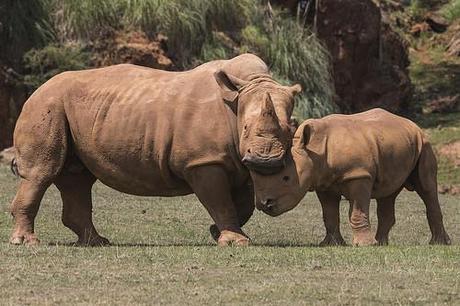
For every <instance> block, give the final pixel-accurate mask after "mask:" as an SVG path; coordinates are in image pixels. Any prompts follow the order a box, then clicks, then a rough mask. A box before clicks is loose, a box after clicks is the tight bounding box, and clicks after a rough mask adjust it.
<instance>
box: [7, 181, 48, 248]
mask: <svg viewBox="0 0 460 306" xmlns="http://www.w3.org/2000/svg"><path fill="white" fill-rule="evenodd" d="M48 187H49V184H48V183H44V182H37V181H35V180H25V179H23V178H22V179H21V181H20V182H19V187H18V191H17V193H16V196H15V198H14V200H13V203H12V204H11V214H12V215H13V217H14V223H15V224H14V229H13V233H12V234H11V238H10V243H11V244H16V245H19V244H26V245H36V244H38V243H39V242H40V241H39V240H38V238H37V236H36V234H35V232H34V222H35V217H36V216H37V212H38V209H39V207H40V202H41V200H42V198H43V195H44V194H45V191H46V189H47V188H48Z"/></svg>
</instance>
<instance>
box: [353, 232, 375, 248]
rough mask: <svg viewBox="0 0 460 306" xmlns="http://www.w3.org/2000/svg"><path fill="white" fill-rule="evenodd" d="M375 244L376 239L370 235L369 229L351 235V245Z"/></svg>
mask: <svg viewBox="0 0 460 306" xmlns="http://www.w3.org/2000/svg"><path fill="white" fill-rule="evenodd" d="M371 245H377V240H375V238H374V237H373V236H372V235H371V233H370V231H363V232H361V233H360V232H357V233H354V235H353V246H371Z"/></svg>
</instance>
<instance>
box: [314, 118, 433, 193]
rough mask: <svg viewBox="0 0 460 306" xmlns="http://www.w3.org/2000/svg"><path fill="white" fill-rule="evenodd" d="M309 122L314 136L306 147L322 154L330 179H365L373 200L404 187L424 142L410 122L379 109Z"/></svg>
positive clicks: (418, 130)
mask: <svg viewBox="0 0 460 306" xmlns="http://www.w3.org/2000/svg"><path fill="white" fill-rule="evenodd" d="M312 122H313V125H314V127H315V133H314V136H312V137H313V138H314V139H312V141H311V144H309V145H308V148H310V149H311V150H314V151H315V152H319V154H323V156H324V157H325V159H326V163H327V167H328V168H329V169H331V171H333V172H334V175H333V176H332V175H331V176H330V177H331V178H334V179H337V178H339V179H340V180H349V179H357V178H366V177H368V178H369V179H371V180H372V181H373V182H374V190H373V192H374V194H373V196H374V197H375V196H382V195H386V193H388V192H389V191H391V190H395V189H396V188H397V187H399V186H402V185H403V184H404V182H405V181H406V179H407V178H408V176H409V174H410V173H411V172H412V170H413V169H414V168H415V167H416V165H417V162H418V159H419V157H420V153H421V150H422V146H423V143H424V141H425V140H424V136H423V132H422V131H421V129H420V128H419V127H417V126H416V125H415V124H414V123H413V122H411V121H410V120H407V119H405V118H402V117H399V116H396V115H393V114H391V113H389V112H387V111H385V110H382V109H373V110H370V111H367V112H363V113H359V114H354V115H331V116H327V117H325V118H323V119H319V120H313V121H312ZM329 183H332V182H329ZM395 186H396V187H395Z"/></svg>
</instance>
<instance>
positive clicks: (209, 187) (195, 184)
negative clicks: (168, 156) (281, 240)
mask: <svg viewBox="0 0 460 306" xmlns="http://www.w3.org/2000/svg"><path fill="white" fill-rule="evenodd" d="M185 177H186V180H187V182H188V183H189V185H190V186H191V188H192V189H193V191H194V192H195V194H196V196H197V197H198V199H199V200H200V202H201V203H202V204H203V205H204V207H205V208H206V210H207V211H208V213H209V214H210V215H211V218H212V219H213V220H214V222H215V223H216V227H217V230H218V232H219V233H220V234H219V238H218V239H217V244H218V245H220V246H224V245H248V244H249V238H248V237H247V236H246V235H245V234H244V233H243V231H242V230H241V227H240V220H239V218H238V214H237V211H236V208H235V204H234V202H233V200H232V196H231V187H230V183H229V181H228V175H227V173H226V172H225V170H224V169H223V168H222V167H220V166H218V165H206V166H200V167H194V168H192V169H190V170H188V171H187V172H186V175H185ZM211 230H213V231H214V232H215V233H217V231H215V227H213V226H211Z"/></svg>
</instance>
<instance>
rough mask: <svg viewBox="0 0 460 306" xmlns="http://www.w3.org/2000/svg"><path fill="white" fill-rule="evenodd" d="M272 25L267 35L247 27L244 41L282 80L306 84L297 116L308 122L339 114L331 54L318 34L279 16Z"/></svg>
mask: <svg viewBox="0 0 460 306" xmlns="http://www.w3.org/2000/svg"><path fill="white" fill-rule="evenodd" d="M272 24H273V28H272V29H271V30H268V31H265V32H264V31H263V30H261V28H260V27H254V26H249V27H247V28H245V29H244V30H243V32H242V36H243V42H244V43H245V44H247V45H248V46H249V47H248V49H249V50H251V49H256V50H257V51H258V53H259V55H260V56H261V57H262V58H263V59H264V60H265V61H266V62H267V63H268V64H269V65H270V67H271V70H272V71H273V73H274V75H275V76H276V77H277V78H278V79H279V80H281V81H282V82H283V81H284V82H286V83H293V82H299V83H301V84H302V88H303V92H302V94H301V95H300V97H299V98H298V101H297V104H296V105H297V107H296V110H295V113H296V116H297V117H299V118H301V119H304V118H307V117H320V116H324V115H326V114H328V113H331V112H334V111H337V107H336V106H335V104H334V103H333V97H334V87H333V85H332V77H331V64H330V57H329V53H328V51H327V50H326V49H325V47H324V46H323V45H322V43H321V42H320V41H319V40H318V38H317V37H316V36H315V35H314V34H312V33H311V32H310V31H309V30H308V29H304V28H303V27H299V25H298V24H297V23H296V22H295V21H294V20H292V19H290V18H286V17H283V16H282V15H279V14H278V15H276V14H275V17H274V20H273V23H272Z"/></svg>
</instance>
